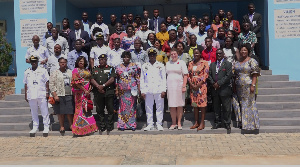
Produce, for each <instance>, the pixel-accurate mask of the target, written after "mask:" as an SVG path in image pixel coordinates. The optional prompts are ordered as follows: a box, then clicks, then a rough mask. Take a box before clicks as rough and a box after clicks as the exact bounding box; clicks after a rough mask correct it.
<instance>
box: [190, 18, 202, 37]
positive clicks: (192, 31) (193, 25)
mask: <svg viewBox="0 0 300 167" xmlns="http://www.w3.org/2000/svg"><path fill="white" fill-rule="evenodd" d="M188 33H189V35H192V34H195V35H196V34H198V33H199V26H198V20H197V17H196V16H192V17H191V27H190V29H189V30H188Z"/></svg>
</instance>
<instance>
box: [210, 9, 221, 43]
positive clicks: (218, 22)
mask: <svg viewBox="0 0 300 167" xmlns="http://www.w3.org/2000/svg"><path fill="white" fill-rule="evenodd" d="M220 27H223V24H222V22H221V19H220V16H219V15H218V14H216V15H215V20H214V23H213V24H211V28H212V29H213V30H214V36H213V38H214V39H216V38H217V34H218V29H219V28H220Z"/></svg>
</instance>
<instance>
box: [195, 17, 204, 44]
mask: <svg viewBox="0 0 300 167" xmlns="http://www.w3.org/2000/svg"><path fill="white" fill-rule="evenodd" d="M205 28H206V24H205V23H204V22H200V24H199V32H198V33H197V34H196V37H197V45H201V43H202V42H204V41H205V38H206V37H207V32H205Z"/></svg>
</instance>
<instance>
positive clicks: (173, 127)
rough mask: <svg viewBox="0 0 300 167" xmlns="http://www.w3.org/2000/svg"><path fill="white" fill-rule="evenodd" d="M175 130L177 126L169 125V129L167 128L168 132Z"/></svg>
mask: <svg viewBox="0 0 300 167" xmlns="http://www.w3.org/2000/svg"><path fill="white" fill-rule="evenodd" d="M176 128H177V125H171V126H170V127H169V130H174V129H176Z"/></svg>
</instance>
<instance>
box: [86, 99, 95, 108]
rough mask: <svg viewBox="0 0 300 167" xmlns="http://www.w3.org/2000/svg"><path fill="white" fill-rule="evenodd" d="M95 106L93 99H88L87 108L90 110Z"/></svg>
mask: <svg viewBox="0 0 300 167" xmlns="http://www.w3.org/2000/svg"><path fill="white" fill-rule="evenodd" d="M93 108H94V104H93V101H92V100H91V99H89V100H88V101H87V110H88V111H90V110H93Z"/></svg>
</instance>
